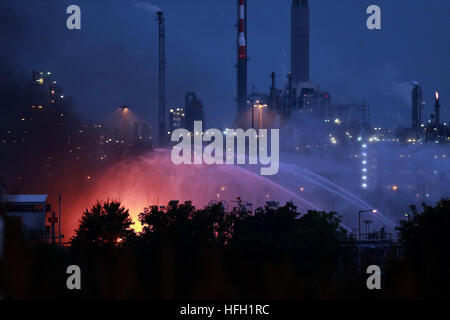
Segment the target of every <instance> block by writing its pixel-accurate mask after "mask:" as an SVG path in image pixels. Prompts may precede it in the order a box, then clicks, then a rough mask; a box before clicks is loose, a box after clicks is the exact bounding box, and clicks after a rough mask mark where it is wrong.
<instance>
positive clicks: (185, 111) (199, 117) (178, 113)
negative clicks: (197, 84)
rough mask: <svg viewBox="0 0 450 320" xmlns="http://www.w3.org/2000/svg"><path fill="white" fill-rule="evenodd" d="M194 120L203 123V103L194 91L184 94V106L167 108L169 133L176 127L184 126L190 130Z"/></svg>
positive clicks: (192, 127)
mask: <svg viewBox="0 0 450 320" xmlns="http://www.w3.org/2000/svg"><path fill="white" fill-rule="evenodd" d="M194 121H202V123H203V125H204V124H205V112H204V110H203V104H202V101H201V100H200V99H198V98H197V95H196V94H195V93H194V92H188V93H186V95H185V99H184V106H178V107H174V108H172V109H170V110H169V134H172V132H173V131H174V130H176V129H178V128H184V129H187V130H188V131H190V132H192V131H193V130H194Z"/></svg>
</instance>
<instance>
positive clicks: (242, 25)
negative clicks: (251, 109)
mask: <svg viewBox="0 0 450 320" xmlns="http://www.w3.org/2000/svg"><path fill="white" fill-rule="evenodd" d="M237 1H238V24H237V29H238V40H237V47H238V52H237V103H238V117H240V116H242V115H243V114H244V113H245V111H246V109H247V1H246V0H237Z"/></svg>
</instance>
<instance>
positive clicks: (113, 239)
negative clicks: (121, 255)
mask: <svg viewBox="0 0 450 320" xmlns="http://www.w3.org/2000/svg"><path fill="white" fill-rule="evenodd" d="M131 225H133V221H132V220H131V218H130V215H129V213H128V209H125V208H124V207H123V206H122V205H121V203H120V202H119V201H106V202H104V203H101V202H97V203H96V204H95V205H93V206H92V208H91V209H90V210H88V209H86V211H85V212H84V213H83V216H82V217H81V220H80V225H79V227H78V229H76V230H75V236H74V237H73V238H72V239H71V244H72V246H79V245H82V246H97V247H102V246H118V245H120V244H121V243H124V242H126V240H127V239H128V238H130V237H133V236H135V233H134V231H133V229H131Z"/></svg>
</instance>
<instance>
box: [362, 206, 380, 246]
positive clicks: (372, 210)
mask: <svg viewBox="0 0 450 320" xmlns="http://www.w3.org/2000/svg"><path fill="white" fill-rule="evenodd" d="M366 212H372V213H376V212H377V209H370V210H359V211H358V239H361V213H366Z"/></svg>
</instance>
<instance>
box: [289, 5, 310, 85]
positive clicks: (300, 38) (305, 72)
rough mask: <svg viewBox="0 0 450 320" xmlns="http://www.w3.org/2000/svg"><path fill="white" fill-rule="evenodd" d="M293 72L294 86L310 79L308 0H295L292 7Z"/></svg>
mask: <svg viewBox="0 0 450 320" xmlns="http://www.w3.org/2000/svg"><path fill="white" fill-rule="evenodd" d="M291 73H292V81H293V83H294V86H295V85H297V84H298V83H301V82H308V81H309V6H308V0H293V1H292V7H291Z"/></svg>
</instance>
